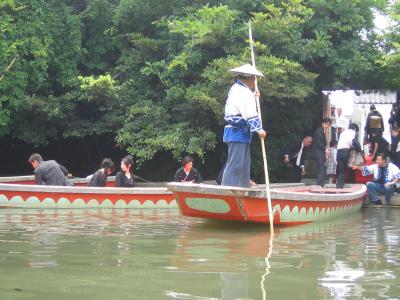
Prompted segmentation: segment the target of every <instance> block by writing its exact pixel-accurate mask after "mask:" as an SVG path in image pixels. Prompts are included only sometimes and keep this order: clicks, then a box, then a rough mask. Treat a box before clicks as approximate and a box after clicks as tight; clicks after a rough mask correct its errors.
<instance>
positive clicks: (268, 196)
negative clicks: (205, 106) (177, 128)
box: [249, 20, 274, 234]
mask: <svg viewBox="0 0 400 300" xmlns="http://www.w3.org/2000/svg"><path fill="white" fill-rule="evenodd" d="M249 38H250V49H251V61H252V63H253V67H254V68H255V67H256V60H255V57H254V49H253V34H252V31H251V21H250V20H249ZM255 90H256V91H258V85H257V76H256V79H255ZM256 105H257V112H258V116H259V118H260V121H261V124H262V118H261V108H260V97H259V96H258V95H257V96H256ZM261 150H262V156H263V163H264V176H265V192H266V193H267V203H268V216H269V227H270V230H271V233H272V234H273V233H274V216H273V213H272V204H271V191H270V188H269V175H268V164H267V155H266V152H265V141H264V138H262V139H261Z"/></svg>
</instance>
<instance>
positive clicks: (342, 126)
mask: <svg viewBox="0 0 400 300" xmlns="http://www.w3.org/2000/svg"><path fill="white" fill-rule="evenodd" d="M342 112H343V110H342V108H341V107H338V108H337V109H336V117H335V119H336V120H335V123H336V127H337V139H338V140H339V138H340V134H341V133H342V132H343V131H344V130H346V129H348V126H349V124H348V123H347V120H346V118H345V117H344V116H343V114H342Z"/></svg>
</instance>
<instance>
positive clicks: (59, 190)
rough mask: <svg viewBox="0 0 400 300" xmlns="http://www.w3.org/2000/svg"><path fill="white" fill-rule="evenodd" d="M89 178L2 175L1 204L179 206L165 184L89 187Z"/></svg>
mask: <svg viewBox="0 0 400 300" xmlns="http://www.w3.org/2000/svg"><path fill="white" fill-rule="evenodd" d="M88 180H89V179H86V178H83V179H81V178H77V179H71V181H72V182H73V183H74V186H44V185H34V184H33V182H34V177H33V176H16V177H0V182H1V183H0V207H24V208H89V207H90V208H176V202H175V200H174V197H173V194H172V193H171V192H169V191H167V189H166V187H165V185H166V183H137V187H135V188H116V187H113V186H114V180H115V179H114V177H111V178H109V181H108V183H109V185H111V186H112V187H110V186H107V187H88V186H87V182H88Z"/></svg>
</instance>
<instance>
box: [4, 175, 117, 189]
mask: <svg viewBox="0 0 400 300" xmlns="http://www.w3.org/2000/svg"><path fill="white" fill-rule="evenodd" d="M69 180H70V181H71V182H72V183H73V185H74V186H87V184H88V183H89V178H70V179H69ZM0 183H11V184H35V176H33V175H24V176H7V177H0ZM114 185H115V176H109V177H107V183H106V186H110V187H113V186H114Z"/></svg>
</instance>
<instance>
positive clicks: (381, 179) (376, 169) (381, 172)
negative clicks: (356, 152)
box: [352, 154, 400, 205]
mask: <svg viewBox="0 0 400 300" xmlns="http://www.w3.org/2000/svg"><path fill="white" fill-rule="evenodd" d="M352 168H353V170H360V171H361V172H362V175H363V176H368V175H371V174H373V175H374V179H373V181H368V182H367V190H368V196H369V199H370V201H371V202H372V203H373V204H382V202H381V200H380V199H379V195H380V194H381V195H385V201H386V204H388V205H391V203H392V202H391V201H392V195H393V193H394V186H395V185H396V184H397V183H398V182H399V181H400V170H399V168H398V167H397V166H396V165H395V164H392V163H388V162H387V159H386V155H385V154H378V156H377V158H376V164H374V165H370V166H352Z"/></svg>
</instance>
